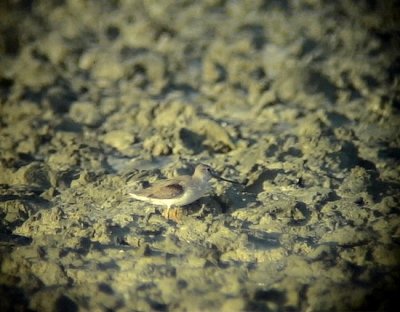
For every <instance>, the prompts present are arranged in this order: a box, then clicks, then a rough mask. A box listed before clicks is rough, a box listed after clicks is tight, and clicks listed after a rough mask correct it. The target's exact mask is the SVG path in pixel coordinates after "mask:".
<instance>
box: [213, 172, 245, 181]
mask: <svg viewBox="0 0 400 312" xmlns="http://www.w3.org/2000/svg"><path fill="white" fill-rule="evenodd" d="M212 176H213V177H214V178H216V179H218V180H222V181H225V182H229V183H233V184H240V183H239V182H238V181H234V180H229V179H225V178H223V177H221V176H220V175H218V174H217V173H215V172H213V173H212Z"/></svg>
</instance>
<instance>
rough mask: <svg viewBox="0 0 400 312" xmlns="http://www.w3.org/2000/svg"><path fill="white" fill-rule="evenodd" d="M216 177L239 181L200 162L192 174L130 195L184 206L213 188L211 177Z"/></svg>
mask: <svg viewBox="0 0 400 312" xmlns="http://www.w3.org/2000/svg"><path fill="white" fill-rule="evenodd" d="M213 177H214V178H216V179H219V180H223V181H227V182H230V183H238V182H236V181H232V180H228V179H225V178H222V177H220V176H219V175H217V174H216V173H215V172H214V170H213V169H212V168H211V167H210V166H207V165H204V164H199V165H197V166H196V169H195V171H194V173H193V175H192V176H188V175H183V176H179V177H176V178H172V179H168V180H163V181H160V182H157V183H155V184H153V185H152V186H150V187H148V188H145V189H143V190H140V191H135V192H131V193H130V196H132V197H133V198H135V199H137V200H141V201H144V202H147V203H151V204H155V205H161V206H166V207H167V208H168V210H169V208H171V207H172V206H184V205H187V204H190V203H193V202H194V201H196V200H198V199H199V198H200V197H203V196H204V195H205V194H206V193H207V192H209V191H210V190H211V184H210V179H211V178H213Z"/></svg>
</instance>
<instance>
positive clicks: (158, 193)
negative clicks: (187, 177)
mask: <svg viewBox="0 0 400 312" xmlns="http://www.w3.org/2000/svg"><path fill="white" fill-rule="evenodd" d="M184 191H185V189H184V187H183V185H182V183H180V181H174V180H170V181H162V182H159V183H157V184H154V185H152V186H150V187H148V188H146V189H144V190H141V191H137V192H135V194H137V195H141V196H146V197H149V198H157V199H170V198H177V197H180V196H182V195H183V193H184Z"/></svg>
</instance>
